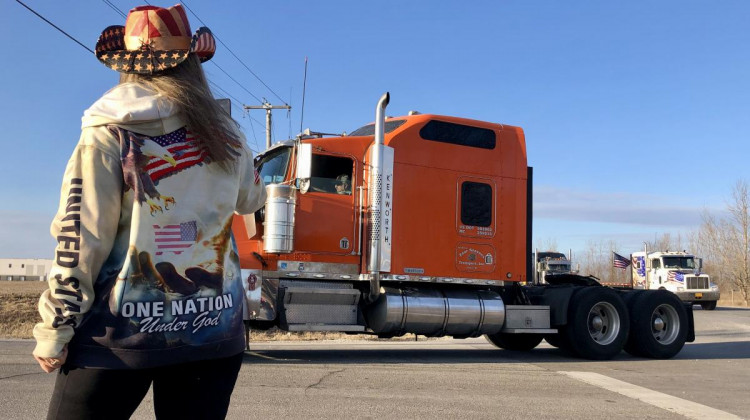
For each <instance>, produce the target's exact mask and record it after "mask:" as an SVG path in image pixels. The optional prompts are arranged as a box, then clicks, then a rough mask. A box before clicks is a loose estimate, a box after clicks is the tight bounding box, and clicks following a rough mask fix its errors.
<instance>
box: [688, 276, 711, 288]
mask: <svg viewBox="0 0 750 420" xmlns="http://www.w3.org/2000/svg"><path fill="white" fill-rule="evenodd" d="M686 279H687V288H688V289H708V277H695V276H687V277H686Z"/></svg>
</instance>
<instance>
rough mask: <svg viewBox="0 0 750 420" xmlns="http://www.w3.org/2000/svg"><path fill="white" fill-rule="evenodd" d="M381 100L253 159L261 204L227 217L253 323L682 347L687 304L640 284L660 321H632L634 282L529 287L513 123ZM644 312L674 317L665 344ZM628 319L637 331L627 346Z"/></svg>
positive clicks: (590, 350)
mask: <svg viewBox="0 0 750 420" xmlns="http://www.w3.org/2000/svg"><path fill="white" fill-rule="evenodd" d="M388 101H389V96H388V95H387V94H386V95H384V96H383V98H381V100H380V101H379V103H378V106H377V107H376V119H375V123H374V124H371V125H367V126H365V127H363V128H361V129H359V130H356V131H354V132H352V134H351V135H349V136H341V137H314V138H304V139H302V138H300V139H298V140H296V141H288V142H283V143H280V144H277V145H276V146H274V147H272V148H270V149H269V150H267V151H266V152H264V153H263V154H261V155H260V156H258V158H257V159H256V167H257V169H258V171H259V174H260V176H261V178H262V179H263V181H264V182H265V183H266V185H267V187H266V188H267V191H268V201H267V203H266V206H265V208H264V209H263V210H262V211H259V212H258V213H256V214H255V215H254V216H250V217H239V216H237V217H236V218H235V223H234V225H233V233H234V238H235V241H236V244H237V247H238V253H239V259H240V264H241V266H242V276H243V280H244V282H245V284H246V298H247V299H246V305H245V306H246V319H247V320H248V322H249V324H250V325H251V326H253V327H254V328H269V327H272V326H277V327H279V328H281V329H283V330H288V331H343V332H350V333H364V334H377V335H379V336H382V337H392V336H398V335H403V334H407V333H414V334H423V335H427V336H443V335H449V336H453V337H457V338H464V337H476V336H479V335H486V336H487V337H488V339H489V340H490V341H491V342H492V343H494V344H496V345H498V346H499V347H502V348H506V349H516V350H529V349H531V348H533V347H535V346H536V345H538V344H539V343H540V342H541V340H542V339H543V338H547V339H548V341H550V342H556V343H557V344H558V345H559V346H560V347H563V348H566V349H570V350H571V351H572V352H574V353H575V354H577V355H579V356H582V357H587V358H595V359H602V358H610V357H613V356H614V355H615V354H617V353H619V352H620V351H621V350H622V349H623V347H625V348H626V350H628V349H630V350H628V351H631V352H632V353H634V354H636V353H637V354H641V355H646V356H650V357H671V356H672V355H674V354H676V352H678V351H679V349H681V348H682V345H683V344H684V342H685V340H686V339H689V336H690V335H691V334H692V326H691V325H692V324H691V323H690V322H689V320H690V319H691V318H690V317H689V315H692V313H691V312H690V313H688V311H687V310H686V309H685V307H684V306H683V305H682V304H681V303H680V302H679V300H677V301H674V300H672V299H671V296H670V295H664V294H661V293H659V294H657V295H654V294H652V293H648V296H649V299H648V300H649V302H647V303H643V302H641V304H643V305H645V306H647V307H651V306H653V310H654V311H656V310H657V308H660V310H661V309H664V308H670V309H669V310H668V311H667V312H668V313H667V315H669V317H667V316H662V315H663V313H662V312H658V311H657V312H654V313H655V314H656V315H654V316H652V317H650V318H649V320H648V321H647V322H646V321H643V322H641V323H640V324H638V325H636V324H634V323H632V322H631V319H630V309H629V308H628V303H627V302H629V301H631V300H632V301H635V300H638V301H639V302H640V301H643V300H646V299H645V298H642V297H641V296H640V294H641V293H637V294H638V295H639V296H638V297H637V298H636V297H635V295H636V293H632V294H626V293H624V292H617V291H614V290H612V289H609V288H606V287H602V286H600V285H595V284H594V280H593V279H590V278H586V277H581V276H576V275H572V274H568V275H567V277H566V276H549V277H557V279H555V280H554V281H549V280H548V282H549V283H550V284H547V285H542V286H525V285H524V284H526V283H527V282H530V280H531V279H533V270H534V263H533V259H532V258H533V257H532V253H531V250H530V246H529V244H530V240H529V238H530V237H531V178H532V170H531V168H529V167H527V163H526V148H525V141H524V135H523V131H522V130H521V129H520V128H518V127H512V126H507V125H501V124H492V123H486V122H481V121H475V120H469V119H464V118H457V117H447V116H438V115H430V114H424V115H422V114H416V115H408V116H402V117H395V118H389V119H388V120H386V119H385V117H384V111H385V107H386V105H387V103H388ZM341 180H345V181H348V182H349V186H348V188H344V187H343V186H341V185H339V181H341ZM340 190H343V191H345V192H344V193H339V191H340ZM654 296H656V297H654ZM631 298H632V299H631ZM626 301H627V302H626ZM652 301H653V302H652ZM654 304H655V305H656V306H654ZM652 312H653V311H652ZM651 315H653V314H651ZM654 317H656V318H659V321H658V322H656V321H654V319H655V318H654ZM644 322H645V323H646V324H647V325H641V324H643V323H644ZM654 322H656V323H658V324H659V325H662V324H664V323H665V322H668V323H669V328H670V333H672V332H673V331H674V333H673V334H672V335H671V336H669V337H668V338H669V340H663V337H661V336H659V335H657V334H655V333H653V332H652V330H653V328H652V324H654ZM631 328H637V329H639V330H643V331H644V334H641V335H640V336H642V337H643V339H631V340H630V341H628V336H629V334H628V332H629V331H630V329H631ZM646 333H647V334H646ZM631 336H632V334H631ZM626 344H627V346H626Z"/></svg>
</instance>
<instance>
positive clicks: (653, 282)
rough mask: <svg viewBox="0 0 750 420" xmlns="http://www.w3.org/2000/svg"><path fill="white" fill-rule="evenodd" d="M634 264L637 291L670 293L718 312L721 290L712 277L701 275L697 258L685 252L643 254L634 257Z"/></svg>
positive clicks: (635, 254) (634, 282)
mask: <svg viewBox="0 0 750 420" xmlns="http://www.w3.org/2000/svg"><path fill="white" fill-rule="evenodd" d="M631 261H632V262H633V266H632V273H633V287H634V288H635V289H650V290H659V289H664V290H669V291H670V292H672V293H674V294H676V295H677V296H678V297H679V298H680V299H681V300H682V301H684V302H691V303H693V304H697V305H701V307H703V309H708V310H712V309H715V308H716V302H717V301H718V300H719V298H720V292H719V288H718V286H716V285H715V284H714V283H712V282H711V279H710V276H709V275H708V274H704V273H701V272H700V269H701V265H702V264H701V260H700V259H697V258H695V256H694V255H692V254H688V253H687V252H685V251H680V252H676V251H657V252H646V251H643V252H635V253H633V254H632V255H631Z"/></svg>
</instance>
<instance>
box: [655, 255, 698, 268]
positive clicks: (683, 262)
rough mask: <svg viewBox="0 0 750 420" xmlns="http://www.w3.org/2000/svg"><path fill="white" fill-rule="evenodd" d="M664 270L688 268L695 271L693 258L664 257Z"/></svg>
mask: <svg viewBox="0 0 750 420" xmlns="http://www.w3.org/2000/svg"><path fill="white" fill-rule="evenodd" d="M662 259H663V260H664V268H686V269H691V270H693V269H695V261H693V257H663V258H662Z"/></svg>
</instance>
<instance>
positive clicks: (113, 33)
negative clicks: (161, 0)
mask: <svg viewBox="0 0 750 420" xmlns="http://www.w3.org/2000/svg"><path fill="white" fill-rule="evenodd" d="M215 51H216V42H215V41H214V37H213V35H212V34H211V31H210V30H209V29H208V28H206V27H201V28H199V29H198V30H197V31H196V32H195V34H194V35H193V36H192V37H191V36H190V23H189V22H188V19H187V15H185V9H183V8H182V5H181V4H177V5H174V6H172V7H167V8H162V7H156V6H139V7H136V8H134V9H132V10H131V11H130V13H128V17H127V19H126V21H125V26H122V25H114V26H110V27H108V28H106V29H105V30H104V31H103V32H102V34H101V35H100V36H99V41H97V43H96V58H98V59H99V61H101V62H102V64H104V65H105V66H107V67H109V68H111V69H112V70H116V71H118V72H120V73H138V74H153V73H158V72H160V71H163V70H166V69H170V68H172V67H175V66H177V65H178V64H180V63H182V62H183V61H185V59H186V58H187V57H188V54H190V53H195V54H196V55H197V56H198V58H200V60H201V62H204V61H208V60H210V59H211V57H213V55H214V52H215Z"/></svg>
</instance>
